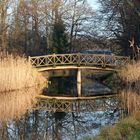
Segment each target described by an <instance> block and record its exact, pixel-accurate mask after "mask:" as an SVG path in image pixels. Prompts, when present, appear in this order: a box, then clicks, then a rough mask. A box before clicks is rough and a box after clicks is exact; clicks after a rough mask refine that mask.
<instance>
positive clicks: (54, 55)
mask: <svg viewBox="0 0 140 140" xmlns="http://www.w3.org/2000/svg"><path fill="white" fill-rule="evenodd" d="M55 57H56V54H55V53H53V66H54V67H55V66H56V62H55Z"/></svg>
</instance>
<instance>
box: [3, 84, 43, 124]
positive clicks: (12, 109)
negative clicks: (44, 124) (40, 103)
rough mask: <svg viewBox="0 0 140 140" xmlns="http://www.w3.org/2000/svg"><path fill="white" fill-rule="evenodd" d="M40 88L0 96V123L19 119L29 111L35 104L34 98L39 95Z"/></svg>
mask: <svg viewBox="0 0 140 140" xmlns="http://www.w3.org/2000/svg"><path fill="white" fill-rule="evenodd" d="M41 89H42V88H41V87H39V86H38V87H37V88H28V89H24V90H17V91H14V92H7V93H4V92H3V93H1V94H0V123H2V122H6V121H9V120H12V119H19V118H20V117H21V116H22V115H24V114H25V113H26V111H27V110H29V109H31V108H32V107H33V105H34V103H35V102H36V100H35V97H36V96H37V95H38V94H40V93H41Z"/></svg>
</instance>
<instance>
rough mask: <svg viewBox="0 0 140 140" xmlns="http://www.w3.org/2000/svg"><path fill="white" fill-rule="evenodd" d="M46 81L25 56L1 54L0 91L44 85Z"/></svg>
mask: <svg viewBox="0 0 140 140" xmlns="http://www.w3.org/2000/svg"><path fill="white" fill-rule="evenodd" d="M45 81H46V80H45V78H44V77H43V76H42V75H41V74H40V73H38V72H37V70H36V69H33V67H32V66H31V64H30V62H28V60H27V59H26V58H25V57H20V56H13V55H9V54H6V53H5V54H4V53H1V54H0V92H5V91H13V90H17V89H22V88H28V87H34V86H36V85H43V84H44V83H45Z"/></svg>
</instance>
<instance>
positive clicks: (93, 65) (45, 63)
mask: <svg viewBox="0 0 140 140" xmlns="http://www.w3.org/2000/svg"><path fill="white" fill-rule="evenodd" d="M29 61H30V62H31V64H32V66H33V67H35V68H38V71H46V70H53V69H78V68H81V69H82V68H89V69H104V70H116V69H118V68H120V67H121V66H124V65H126V64H127V63H129V61H130V59H129V57H125V56H116V55H104V54H82V53H74V54H52V55H43V56H35V57H29Z"/></svg>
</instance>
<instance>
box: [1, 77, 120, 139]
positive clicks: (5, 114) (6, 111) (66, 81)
mask: <svg viewBox="0 0 140 140" xmlns="http://www.w3.org/2000/svg"><path fill="white" fill-rule="evenodd" d="M50 81H51V82H50V84H49V88H47V89H43V90H42V89H40V88H35V89H26V90H23V91H17V92H12V93H3V94H1V95H0V96H1V97H0V140H82V139H83V140H84V139H85V138H86V137H88V136H90V135H92V136H94V135H97V134H98V133H99V132H100V129H101V128H103V127H104V126H108V125H112V124H114V123H116V122H117V121H118V120H119V119H120V117H122V111H121V108H120V99H119V97H110V98H101V99H100V98H97V99H94V100H90V99H89V100H78V101H77V100H72V101H69V100H58V101H54V100H51V101H50V100H45V101H44V100H39V99H38V100H37V101H36V95H37V94H38V93H41V94H43V95H47V96H49V95H51V96H54V95H57V96H58V95H59V96H64V95H65V96H67V97H69V96H76V92H77V88H76V79H75V77H74V76H66V77H64V76H63V77H61V76H57V77H51V78H50ZM109 92H111V90H110V89H109V88H108V87H105V86H104V85H101V84H100V83H98V82H97V81H95V80H93V79H91V78H86V77H85V78H84V79H83V82H82V95H84V96H92V94H93V93H94V94H95V93H109ZM54 102H55V103H56V102H57V104H54ZM48 103H49V104H48ZM51 103H53V104H51ZM56 107H57V109H56Z"/></svg>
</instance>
